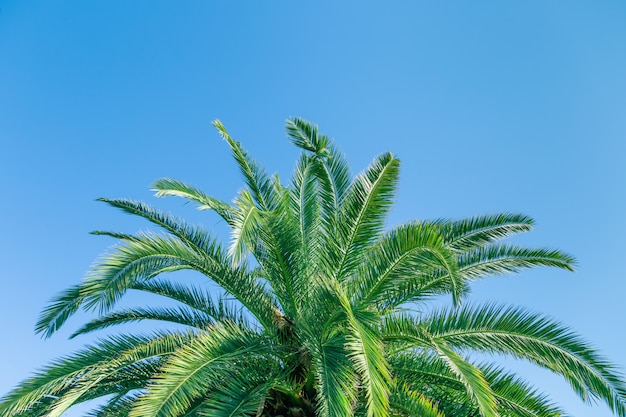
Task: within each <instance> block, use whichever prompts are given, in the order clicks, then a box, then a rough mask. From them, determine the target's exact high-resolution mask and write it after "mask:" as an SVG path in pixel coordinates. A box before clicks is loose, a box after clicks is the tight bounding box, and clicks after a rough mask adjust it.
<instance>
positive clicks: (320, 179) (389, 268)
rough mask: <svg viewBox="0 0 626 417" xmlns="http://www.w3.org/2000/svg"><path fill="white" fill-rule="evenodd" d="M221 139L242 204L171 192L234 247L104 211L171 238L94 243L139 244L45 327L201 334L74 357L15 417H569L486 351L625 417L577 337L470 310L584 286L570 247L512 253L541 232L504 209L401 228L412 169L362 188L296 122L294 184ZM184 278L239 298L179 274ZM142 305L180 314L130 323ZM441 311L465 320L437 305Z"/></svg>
mask: <svg viewBox="0 0 626 417" xmlns="http://www.w3.org/2000/svg"><path fill="white" fill-rule="evenodd" d="M214 125H215V127H216V128H217V129H218V130H219V132H220V133H221V135H222V136H223V138H224V139H225V140H226V142H227V143H228V145H229V147H230V149H231V151H232V154H233V156H234V158H235V160H236V162H237V164H238V165H239V168H240V170H241V173H242V174H243V178H244V180H245V184H246V187H245V188H243V189H242V190H241V191H240V192H239V193H238V195H237V196H236V197H235V199H234V200H233V202H232V204H229V203H226V202H224V201H221V200H219V199H216V198H214V197H211V196H209V195H206V194H204V193H203V192H202V191H200V190H198V189H196V188H194V187H192V186H190V185H187V184H185V183H182V182H179V181H175V180H172V179H160V180H158V181H156V182H155V184H154V185H153V188H154V190H155V191H156V196H158V197H166V196H177V197H182V198H184V199H187V200H189V201H191V202H193V203H195V204H197V206H198V208H199V209H200V210H211V211H214V212H215V213H216V214H217V215H218V216H219V217H221V219H223V221H224V222H226V223H227V224H228V225H229V226H230V228H231V238H230V242H229V244H227V245H224V244H222V243H221V242H219V241H218V240H216V239H215V238H214V237H212V236H211V235H210V234H209V233H207V232H206V231H205V230H202V229H201V228H199V227H196V226H193V225H190V224H187V223H185V222H184V221H182V220H181V219H178V218H175V217H172V216H171V215H169V214H166V213H163V212H160V211H158V210H155V209H153V208H151V207H149V206H147V205H145V204H143V203H140V202H136V201H132V200H124V199H118V200H110V199H101V201H103V202H105V203H107V204H109V205H111V206H113V207H117V208H119V209H121V210H123V211H125V212H127V213H130V214H133V215H136V216H140V217H143V218H145V219H147V220H149V221H150V222H152V223H153V224H155V225H157V226H158V227H159V228H160V229H161V231H162V232H163V233H147V232H140V233H137V234H134V235H129V234H124V233H115V232H108V231H96V232H94V233H95V234H99V235H107V236H112V237H114V238H117V239H119V240H120V244H119V245H118V246H116V247H115V248H114V249H113V250H112V251H111V252H109V253H108V254H106V255H105V256H103V257H102V258H101V259H100V260H99V261H98V262H97V264H96V265H95V266H94V267H93V268H92V270H91V271H90V272H89V273H88V274H87V276H86V277H85V278H84V280H83V281H82V282H81V283H80V284H78V285H76V286H73V287H71V288H69V289H67V290H66V291H64V292H63V293H61V294H60V295H58V296H57V297H56V298H54V299H53V300H52V302H51V303H50V304H49V305H48V307H46V308H45V309H44V310H43V312H42V314H41V317H40V320H39V321H38V323H37V326H36V330H37V332H39V333H41V334H42V335H44V336H46V337H48V336H50V335H52V334H53V333H55V332H56V331H57V330H58V329H59V328H60V327H61V326H62V325H63V324H64V323H65V322H66V320H67V319H68V318H69V317H70V316H72V315H73V314H74V313H75V312H77V311H78V310H79V309H81V308H83V309H86V310H90V311H95V312H97V313H98V316H97V318H96V319H94V320H93V321H90V322H88V323H86V324H84V325H83V326H82V327H81V328H80V329H78V330H77V331H76V332H75V334H74V335H80V334H84V333H88V332H92V331H96V330H101V329H103V328H106V327H109V326H114V325H120V324H124V323H128V322H135V321H141V320H159V321H163V322H170V323H176V324H179V325H183V326H182V327H181V326H169V325H168V326H166V327H165V329H164V330H161V331H157V332H153V333H149V334H144V335H136V334H121V335H115V336H109V337H107V338H103V339H101V340H100V341H98V342H97V343H96V344H94V345H92V346H88V347H86V348H84V349H83V350H81V351H79V352H77V353H74V354H72V355H69V356H67V357H64V358H61V359H59V360H57V361H55V362H54V363H52V364H51V365H49V366H48V367H46V368H45V369H43V370H41V371H40V372H38V373H37V374H36V375H35V376H33V377H31V378H30V379H28V380H26V381H24V382H23V383H21V384H20V385H19V386H17V387H16V388H15V389H14V390H13V391H12V392H10V393H8V394H7V395H6V396H5V397H4V398H3V399H2V400H0V415H1V416H3V417H10V416H22V417H30V416H33V417H34V416H37V417H38V416H44V415H45V416H49V417H57V416H61V415H62V414H63V413H64V412H65V411H66V410H67V409H68V408H70V407H71V406H72V405H74V404H77V403H81V402H84V401H88V400H92V399H96V398H101V399H102V400H101V405H100V406H99V407H98V408H96V409H94V410H93V411H92V412H91V413H90V414H89V416H91V417H100V416H102V417H103V416H107V417H111V416H112V417H116V416H120V417H121V416H128V417H176V416H190V417H191V416H214V417H218V416H219V417H221V416H224V417H225V416H284V417H288V416H292V417H307V416H319V417H346V416H367V417H391V416H426V417H443V416H448V417H452V416H454V417H459V416H460V417H465V416H466V417H471V416H483V417H495V416H503V417H504V416H521V417H536V416H542V417H547V416H561V415H563V411H562V410H561V408H560V407H559V406H558V405H556V404H554V403H553V402H552V401H551V400H550V399H549V398H548V397H547V396H545V395H544V394H542V393H540V392H538V391H536V390H535V389H534V388H532V387H531V386H530V385H529V384H527V383H526V382H524V381H522V380H520V379H519V378H518V377H517V376H515V375H514V374H511V373H509V372H507V371H506V370H505V369H503V368H502V367H500V366H498V365H496V364H494V363H490V362H484V363H474V362H472V361H471V360H469V359H468V358H469V356H468V354H469V353H471V352H479V353H488V354H495V355H510V356H513V357H516V358H520V359H525V360H527V361H530V362H532V363H534V364H536V365H538V366H540V367H543V368H546V369H548V370H550V371H553V372H554V373H557V374H559V375H561V376H562V377H563V378H564V379H565V380H566V381H567V382H568V383H569V384H570V385H571V387H572V389H573V390H574V391H575V392H576V393H577V394H578V395H579V396H580V397H581V398H582V399H584V400H591V401H593V400H601V401H604V402H605V403H606V404H607V405H608V406H609V407H610V409H611V410H612V411H613V412H614V413H615V415H617V416H620V417H626V388H625V384H624V381H623V379H622V377H621V376H620V375H619V373H618V372H617V371H616V369H615V368H614V367H613V366H612V365H611V364H610V363H609V362H607V361H606V360H605V359H604V358H602V357H601V356H600V355H598V354H597V353H596V352H595V351H594V350H593V349H592V348H591V347H590V345H589V344H587V343H586V342H585V341H583V340H582V339H581V338H580V337H579V336H577V335H576V334H574V333H573V332H572V331H570V330H569V329H568V328H566V327H564V326H562V325H561V324H559V323H558V322H555V321H553V320H551V319H548V318H546V317H543V316H541V315H538V314H533V313H531V312H528V311H526V310H524V309H521V308H516V307H510V306H503V305H497V304H488V305H471V304H467V303H465V302H464V303H463V304H462V303H461V301H462V300H464V298H466V297H465V295H466V293H467V289H468V283H469V282H470V281H472V280H475V279H479V278H482V277H485V276H489V275H494V274H495V275H497V274H503V273H508V272H515V271H518V270H520V269H523V268H530V267H535V266H552V267H557V268H563V269H567V270H572V265H573V262H574V261H573V258H572V257H571V256H569V255H567V254H564V253H562V252H560V251H557V250H548V249H529V248H525V247H520V246H516V245H511V244H504V243H501V240H502V239H504V238H507V237H509V236H511V235H513V234H515V233H520V232H526V231H528V230H530V229H531V228H532V225H533V221H532V219H530V218H529V217H527V216H525V215H521V214H512V213H503V214H497V215H487V216H478V217H472V218H467V219H461V220H447V219H440V220H434V221H413V222H409V223H406V224H401V225H399V226H396V227H394V228H392V229H390V230H385V228H384V222H385V218H386V215H387V213H388V212H389V209H390V208H391V205H392V202H393V198H394V195H395V191H396V186H397V181H398V172H399V161H398V159H396V157H395V156H394V155H392V154H390V153H385V154H382V155H380V156H378V157H376V158H375V159H374V161H373V162H372V163H371V165H370V166H369V167H368V168H367V169H366V170H365V171H363V172H362V173H361V174H359V175H358V176H356V177H354V178H353V177H352V176H351V174H350V171H349V168H348V165H347V163H346V160H345V159H344V157H343V156H342V154H341V153H340V152H339V151H338V150H337V149H336V148H335V146H334V145H333V143H332V142H331V141H330V140H329V139H328V137H326V136H324V135H322V134H320V133H319V131H318V129H317V127H316V126H313V125H311V124H310V123H308V122H306V121H304V120H301V119H292V120H288V121H287V135H288V136H289V138H290V139H291V141H292V142H293V144H294V145H295V146H297V147H298V148H300V149H301V156H300V158H299V159H298V161H297V164H296V167H295V171H294V174H293V177H292V179H291V181H290V182H289V184H288V185H285V184H283V183H281V182H280V180H279V178H278V177H277V176H269V175H267V174H266V173H265V171H264V170H263V168H262V167H261V166H260V165H259V164H258V163H256V162H255V161H254V160H253V159H252V158H251V157H250V156H249V155H248V154H247V153H246V152H245V150H244V149H243V148H242V146H241V145H240V143H239V142H237V141H235V140H234V139H232V138H231V137H230V136H229V134H228V133H227V132H226V130H225V129H224V127H223V126H222V124H221V123H220V122H219V121H216V122H214ZM179 270H195V271H198V272H200V273H201V274H203V275H204V276H205V277H206V278H207V279H208V280H210V281H212V282H213V283H214V284H217V286H219V287H220V288H221V290H222V291H220V292H217V294H216V292H215V291H208V290H207V288H206V287H203V286H200V285H195V284H184V285H183V284H181V283H179V282H176V281H175V280H172V279H171V276H168V275H167V274H166V273H168V272H173V271H179ZM168 277H170V278H169V279H168ZM128 290H135V291H142V292H145V293H152V294H157V295H160V296H164V297H168V298H170V299H171V300H174V301H175V302H176V303H175V304H172V303H169V304H168V307H157V306H152V305H150V306H145V307H134V308H130V307H126V308H119V307H117V304H118V301H119V300H120V299H121V298H122V297H124V295H125V294H126V293H127V291H128ZM440 295H448V296H450V297H451V300H452V303H451V305H450V307H449V308H443V309H435V308H428V301H429V300H430V299H431V298H432V297H433V296H440ZM408 307H410V308H408ZM416 311H418V312H419V313H417V312H416Z"/></svg>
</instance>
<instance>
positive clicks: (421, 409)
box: [389, 384, 445, 417]
mask: <svg viewBox="0 0 626 417" xmlns="http://www.w3.org/2000/svg"><path fill="white" fill-rule="evenodd" d="M389 403H390V405H391V408H392V409H394V410H397V411H399V412H401V413H402V414H403V415H409V416H420V417H445V415H444V414H443V413H442V412H441V411H440V410H439V409H438V408H437V406H436V405H435V403H433V401H432V400H430V399H428V398H426V397H425V396H424V395H423V394H421V393H419V392H416V391H412V390H411V389H409V387H408V386H407V385H406V384H400V385H399V386H398V387H396V389H395V390H394V391H393V392H392V394H391V398H390V399H389Z"/></svg>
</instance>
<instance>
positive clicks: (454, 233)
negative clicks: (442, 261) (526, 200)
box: [433, 213, 535, 251]
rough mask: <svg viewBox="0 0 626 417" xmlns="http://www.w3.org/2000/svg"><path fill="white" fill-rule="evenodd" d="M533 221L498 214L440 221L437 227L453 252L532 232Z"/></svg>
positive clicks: (526, 217)
mask: <svg viewBox="0 0 626 417" xmlns="http://www.w3.org/2000/svg"><path fill="white" fill-rule="evenodd" d="M534 223H535V222H534V220H533V219H532V218H530V217H528V216H526V215H524V214H519V213H499V214H491V215H482V216H474V217H468V218H465V219H460V220H448V219H440V220H436V221H434V222H433V224H436V225H437V226H439V228H440V230H441V233H442V235H443V236H444V239H445V241H446V243H447V244H448V245H449V246H450V247H451V248H452V249H455V250H458V251H465V250H471V249H475V248H478V247H482V246H485V245H488V244H490V243H493V242H495V241H497V240H500V239H504V238H506V237H509V236H511V235H514V234H516V233H523V232H528V231H530V230H532V228H533V225H534Z"/></svg>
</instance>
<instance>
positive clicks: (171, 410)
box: [129, 323, 272, 417]
mask: <svg viewBox="0 0 626 417" xmlns="http://www.w3.org/2000/svg"><path fill="white" fill-rule="evenodd" d="M271 352H272V347H271V345H268V344H267V341H266V340H264V339H263V338H261V337H259V336H258V335H256V334H254V333H250V332H245V331H243V330H242V329H241V328H239V327H237V326H234V325H230V324H228V323H218V324H215V325H214V326H212V327H211V329H207V331H205V332H202V333H200V334H198V335H197V336H196V337H195V338H194V339H193V341H192V342H191V343H190V344H189V345H188V346H186V347H183V348H181V349H179V350H177V352H176V353H175V354H174V355H173V356H171V357H170V358H169V360H168V362H167V363H166V364H165V365H164V366H163V367H162V370H161V372H160V373H159V374H158V375H156V376H155V377H154V379H153V382H152V383H151V384H150V385H149V387H148V392H147V393H146V395H144V396H142V397H141V398H140V399H139V400H138V401H137V403H136V405H135V407H134V408H133V410H132V411H131V413H130V414H129V417H165V416H167V417H176V416H180V415H183V414H184V413H185V412H186V410H187V409H188V408H189V407H190V406H192V404H193V402H194V401H196V400H198V399H199V398H202V396H203V395H204V393H205V392H206V391H207V390H210V389H212V388H214V387H219V386H221V384H222V383H225V382H226V381H228V380H229V379H230V377H232V376H233V375H234V374H235V373H236V372H237V370H238V367H237V366H235V365H236V364H243V363H245V362H246V361H250V360H251V359H253V358H259V357H263V356H267V355H269V354H271Z"/></svg>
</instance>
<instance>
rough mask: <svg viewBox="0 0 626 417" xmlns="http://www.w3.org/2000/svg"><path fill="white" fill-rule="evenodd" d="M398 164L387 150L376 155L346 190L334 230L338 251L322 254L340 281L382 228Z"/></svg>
mask: <svg viewBox="0 0 626 417" xmlns="http://www.w3.org/2000/svg"><path fill="white" fill-rule="evenodd" d="M399 165H400V162H399V160H398V159H396V158H394V157H393V155H391V154H390V153H386V154H383V155H380V156H379V157H377V158H376V159H374V161H373V162H372V163H371V164H370V166H369V167H368V168H367V169H366V170H365V171H364V172H363V173H361V174H360V175H359V176H358V177H357V178H356V179H355V180H354V182H353V183H352V185H351V187H350V189H349V190H348V191H347V194H346V197H345V200H344V201H343V204H342V210H341V212H340V215H339V219H338V222H337V225H336V227H337V230H336V232H335V234H334V236H335V238H336V240H337V243H338V248H337V249H338V251H337V252H335V251H334V250H333V252H329V253H326V254H325V255H327V257H328V258H329V259H332V260H333V261H334V262H333V263H334V264H335V266H334V270H335V271H336V272H335V276H336V277H337V278H338V279H339V280H340V281H341V280H345V279H347V278H348V276H349V275H350V274H351V273H352V271H354V269H355V267H356V266H357V265H358V264H359V262H360V260H361V258H362V250H363V249H364V248H365V247H366V246H367V245H368V244H370V243H372V241H373V240H374V239H375V238H377V237H378V235H379V234H380V232H381V231H382V227H383V225H384V219H385V217H386V215H387V212H388V211H389V209H390V208H391V203H392V201H393V197H394V195H395V189H396V184H397V181H398V173H399ZM329 249H334V247H332V246H331V247H330V248H329Z"/></svg>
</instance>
